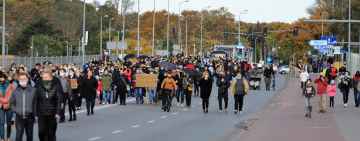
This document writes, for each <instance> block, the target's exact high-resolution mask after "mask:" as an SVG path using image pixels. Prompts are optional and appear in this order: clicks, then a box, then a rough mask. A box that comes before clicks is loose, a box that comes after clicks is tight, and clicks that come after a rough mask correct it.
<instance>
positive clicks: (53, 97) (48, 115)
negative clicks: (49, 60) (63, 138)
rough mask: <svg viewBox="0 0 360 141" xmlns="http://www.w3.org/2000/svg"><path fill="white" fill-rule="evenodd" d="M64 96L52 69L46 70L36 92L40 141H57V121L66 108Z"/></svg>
mask: <svg viewBox="0 0 360 141" xmlns="http://www.w3.org/2000/svg"><path fill="white" fill-rule="evenodd" d="M62 96H63V92H62V86H61V83H60V82H59V80H58V79H56V78H55V77H53V75H52V71H51V69H50V68H45V69H44V70H43V72H42V73H41V79H40V81H39V83H38V84H37V85H36V91H35V100H36V101H37V102H36V115H37V117H38V129H39V139H40V141H56V128H57V121H56V119H57V118H59V114H60V111H61V108H62V107H63V106H64V105H62V104H63V102H62V99H63V97H62Z"/></svg>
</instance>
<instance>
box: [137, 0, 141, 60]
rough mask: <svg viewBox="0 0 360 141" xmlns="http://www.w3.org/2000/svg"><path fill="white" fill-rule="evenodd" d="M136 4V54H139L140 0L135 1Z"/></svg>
mask: <svg viewBox="0 0 360 141" xmlns="http://www.w3.org/2000/svg"><path fill="white" fill-rule="evenodd" d="M137 2H138V4H137V6H138V15H137V20H138V21H137V56H138V57H139V56H140V49H141V47H140V0H138V1H137Z"/></svg>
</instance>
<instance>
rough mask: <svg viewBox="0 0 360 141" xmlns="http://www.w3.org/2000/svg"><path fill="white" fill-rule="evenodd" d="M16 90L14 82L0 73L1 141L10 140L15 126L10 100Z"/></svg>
mask: <svg viewBox="0 0 360 141" xmlns="http://www.w3.org/2000/svg"><path fill="white" fill-rule="evenodd" d="M14 90H15V85H14V83H13V82H10V81H9V80H7V76H6V75H5V74H4V73H2V72H0V95H1V97H0V126H1V127H0V138H1V140H4V139H6V140H10V135H11V126H12V125H13V121H12V117H13V111H12V110H11V109H10V104H9V101H10V98H11V96H12V94H13V91H14ZM5 123H6V125H7V127H6V133H7V134H6V138H5V129H4V126H5Z"/></svg>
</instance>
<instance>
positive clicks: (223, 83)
mask: <svg viewBox="0 0 360 141" xmlns="http://www.w3.org/2000/svg"><path fill="white" fill-rule="evenodd" d="M216 84H217V86H218V100H219V111H220V112H222V110H223V106H222V101H223V99H224V103H225V107H224V108H225V111H227V107H228V99H229V97H228V89H229V87H230V81H228V80H227V79H226V78H225V74H223V73H222V74H220V75H219V78H218V79H217V82H216Z"/></svg>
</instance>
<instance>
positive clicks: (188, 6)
mask: <svg viewBox="0 0 360 141" xmlns="http://www.w3.org/2000/svg"><path fill="white" fill-rule="evenodd" d="M88 1H89V2H90V1H94V0H88ZM97 1H99V2H100V3H104V2H105V1H106V0H97ZM134 1H135V5H134V7H133V9H132V10H133V11H136V10H137V1H138V0H134ZM139 1H140V9H141V12H144V11H149V10H153V5H154V4H153V2H154V0H139ZM181 1H184V0H170V11H171V12H172V13H179V7H180V6H179V5H180V3H181ZM188 1H189V2H185V3H183V4H182V6H181V9H182V10H201V9H206V8H208V9H210V10H211V9H217V8H220V7H225V8H227V9H229V10H230V12H232V13H233V14H234V15H236V17H237V20H238V19H241V21H245V22H253V23H255V22H292V21H296V20H297V19H299V18H303V17H308V13H307V8H309V7H311V6H312V5H313V4H314V3H315V0H188ZM156 9H157V10H164V9H165V10H166V9H167V0H156ZM244 10H247V12H246V14H239V13H243V12H242V11H244ZM239 17H240V18H239Z"/></svg>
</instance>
